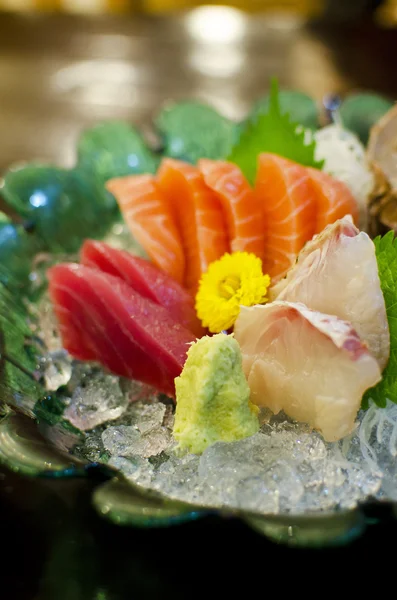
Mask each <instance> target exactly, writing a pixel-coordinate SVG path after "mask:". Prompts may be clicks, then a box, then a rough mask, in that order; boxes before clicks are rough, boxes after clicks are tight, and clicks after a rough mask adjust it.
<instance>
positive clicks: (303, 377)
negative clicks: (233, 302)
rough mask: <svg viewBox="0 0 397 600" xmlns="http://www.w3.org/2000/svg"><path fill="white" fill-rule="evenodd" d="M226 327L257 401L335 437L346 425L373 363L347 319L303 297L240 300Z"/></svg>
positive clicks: (374, 376)
mask: <svg viewBox="0 0 397 600" xmlns="http://www.w3.org/2000/svg"><path fill="white" fill-rule="evenodd" d="M234 335H235V338H236V340H237V341H238V342H239V344H240V347H241V350H242V354H243V369H244V372H245V375H246V377H247V379H248V384H249V386H250V389H251V400H252V402H253V403H254V404H257V405H258V406H265V407H268V408H270V409H271V410H272V411H273V412H274V413H278V412H279V411H280V410H284V412H285V413H286V414H287V415H289V416H290V417H292V418H293V419H296V420H297V421H302V422H305V423H309V425H311V426H312V427H314V428H315V429H318V430H319V431H320V432H321V433H322V435H323V437H324V439H325V440H326V441H337V440H339V439H341V438H343V437H344V436H346V435H348V434H349V433H350V432H351V431H352V429H353V427H354V422H355V418H356V416H357V412H358V410H359V408H360V404H361V399H362V396H363V394H364V392H365V391H366V390H367V389H368V388H370V387H372V386H374V385H375V384H376V383H378V381H380V379H381V373H380V369H379V365H378V363H377V361H376V359H375V358H374V357H373V356H372V355H371V354H370V352H369V351H368V349H367V347H366V345H365V344H364V343H363V342H362V341H361V339H360V338H359V336H358V335H357V333H356V331H355V330H354V329H353V328H352V326H351V324H350V323H347V322H346V321H342V320H341V319H338V317H335V316H332V315H324V314H322V313H319V312H316V311H312V310H310V309H308V308H307V307H306V306H304V305H303V304H299V303H290V302H278V301H276V302H272V303H270V304H267V305H257V306H253V307H250V308H247V307H245V306H242V307H241V312H240V315H239V316H238V318H237V321H236V324H235V328H234Z"/></svg>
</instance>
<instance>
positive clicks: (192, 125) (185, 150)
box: [155, 102, 240, 164]
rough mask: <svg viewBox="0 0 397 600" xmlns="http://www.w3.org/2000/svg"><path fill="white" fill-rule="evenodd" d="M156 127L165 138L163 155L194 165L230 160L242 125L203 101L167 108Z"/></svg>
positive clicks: (156, 121)
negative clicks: (199, 161)
mask: <svg viewBox="0 0 397 600" xmlns="http://www.w3.org/2000/svg"><path fill="white" fill-rule="evenodd" d="M155 125H156V127H157V129H158V130H159V132H160V134H161V135H162V137H163V139H164V144H165V148H164V151H163V154H164V155H166V156H170V157H172V158H177V159H180V160H184V161H186V162H191V163H193V164H194V163H196V162H197V161H198V160H199V159H200V158H211V159H213V160H218V159H222V158H226V156H227V155H228V154H229V152H230V151H231V148H232V146H233V144H234V143H235V142H236V141H237V139H238V136H239V131H240V125H239V124H237V123H234V122H233V121H230V120H229V119H226V118H225V117H223V116H222V115H220V114H219V113H218V112H217V111H216V110H215V109H213V108H211V107H210V106H207V105H205V104H201V103H199V102H180V103H177V104H172V105H171V106H168V107H166V108H164V109H163V110H162V111H161V112H160V113H159V115H158V116H157V118H156V120H155Z"/></svg>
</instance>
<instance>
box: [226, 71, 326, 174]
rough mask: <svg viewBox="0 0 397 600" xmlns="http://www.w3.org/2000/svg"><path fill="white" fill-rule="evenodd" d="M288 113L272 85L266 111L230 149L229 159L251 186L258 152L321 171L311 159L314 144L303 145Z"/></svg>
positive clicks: (303, 142)
mask: <svg viewBox="0 0 397 600" xmlns="http://www.w3.org/2000/svg"><path fill="white" fill-rule="evenodd" d="M297 125H298V124H297V123H293V122H292V121H291V120H290V118H289V116H288V115H287V114H282V111H281V108H280V100H279V92H278V84H277V82H276V81H275V80H274V81H273V82H272V87H271V93H270V103H269V109H268V112H266V113H264V114H261V115H259V117H258V119H257V121H256V123H249V124H248V125H247V128H246V129H245V131H243V133H242V134H241V137H240V140H239V141H238V143H237V144H236V145H235V146H234V148H233V149H232V152H231V153H230V155H229V157H228V160H230V161H231V162H234V163H236V164H237V165H239V167H240V168H241V170H242V171H243V173H244V174H245V176H246V177H247V178H248V180H249V181H250V182H251V183H253V182H254V180H255V175H256V170H257V158H258V155H259V154H260V153H261V152H270V153H273V154H278V155H280V156H283V157H285V158H289V159H290V160H293V161H295V162H297V163H300V164H302V165H305V166H308V167H315V168H318V169H320V168H321V167H322V162H318V161H316V159H315V157H314V151H315V142H314V141H311V142H310V143H309V144H305V132H304V131H303V130H302V131H298V130H297Z"/></svg>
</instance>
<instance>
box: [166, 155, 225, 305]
mask: <svg viewBox="0 0 397 600" xmlns="http://www.w3.org/2000/svg"><path fill="white" fill-rule="evenodd" d="M157 182H158V186H159V188H160V190H161V192H162V193H163V194H164V196H165V197H166V199H167V201H168V205H169V210H170V212H171V213H172V214H173V215H174V218H175V221H176V223H177V226H178V230H179V233H180V235H181V238H182V246H183V250H184V253H185V259H186V270H185V280H184V284H185V287H186V288H187V289H188V290H189V291H190V292H191V293H192V294H195V293H196V291H197V286H198V282H199V280H200V277H201V275H202V273H205V272H206V271H207V269H208V267H209V265H210V264H211V263H212V262H213V261H214V260H217V259H218V258H220V257H221V256H223V254H225V252H228V251H229V249H230V244H229V240H228V237H227V230H226V221H225V218H224V214H223V211H222V207H221V203H220V201H219V199H218V198H217V196H216V194H215V193H214V192H213V191H212V190H210V189H209V188H208V187H207V186H206V184H205V181H204V178H203V176H202V174H201V173H200V171H199V170H198V168H197V167H195V166H193V165H190V164H188V163H184V162H182V161H179V160H174V159H171V158H165V159H163V160H162V162H161V165H160V168H159V170H158V172H157Z"/></svg>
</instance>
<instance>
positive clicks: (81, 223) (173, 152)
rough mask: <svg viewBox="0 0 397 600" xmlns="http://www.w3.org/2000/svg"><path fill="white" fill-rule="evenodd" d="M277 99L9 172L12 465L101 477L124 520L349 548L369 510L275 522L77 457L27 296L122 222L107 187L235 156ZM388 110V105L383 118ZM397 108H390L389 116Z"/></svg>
mask: <svg viewBox="0 0 397 600" xmlns="http://www.w3.org/2000/svg"><path fill="white" fill-rule="evenodd" d="M281 100H282V103H281V105H282V109H283V110H285V111H286V112H287V111H289V112H292V113H293V117H294V119H296V120H298V119H300V120H301V121H304V125H305V126H306V127H311V128H315V127H316V126H317V123H318V122H319V120H320V119H319V116H318V114H317V112H316V111H317V108H316V106H315V104H314V103H313V102H312V101H311V100H310V98H307V96H305V95H304V94H299V93H291V92H285V93H284V95H283V96H282V98H281ZM266 102H267V98H266V97H264V98H262V99H261V100H260V101H258V102H257V103H256V104H255V105H254V106H253V109H252V112H251V115H248V116H247V118H246V119H245V120H244V121H243V122H242V123H235V122H232V121H230V120H228V119H226V118H225V117H224V116H222V115H220V114H219V113H218V112H216V111H215V110H214V109H213V108H211V107H208V106H205V105H203V104H200V103H197V102H182V103H179V104H173V105H167V106H166V107H164V108H163V109H162V110H161V111H160V112H159V114H158V116H157V118H156V119H155V127H156V128H157V132H156V135H157V138H158V139H160V140H161V144H162V145H161V146H157V147H156V148H150V147H149V146H148V144H147V143H146V142H145V139H144V137H143V136H142V135H141V133H140V132H139V130H138V129H136V128H134V127H132V126H131V125H129V124H127V123H122V122H108V123H104V124H99V125H97V126H95V127H94V128H92V129H90V130H88V131H86V132H84V133H83V135H82V137H81V138H80V141H79V143H78V152H77V155H78V160H77V164H76V165H75V166H74V167H73V168H72V169H69V170H65V169H60V168H58V167H56V166H52V165H43V164H36V163H32V164H26V165H22V166H18V167H16V168H10V169H9V170H8V172H6V173H5V174H3V179H0V196H1V198H2V200H3V208H4V210H5V211H6V213H7V214H4V213H0V305H1V309H0V370H1V373H0V394H1V395H0V398H1V399H2V401H3V410H2V413H1V414H0V463H1V464H3V465H5V466H7V467H8V468H10V469H12V470H13V471H15V472H18V473H21V474H24V475H28V476H30V477H54V478H56V477H63V478H74V477H87V476H89V475H90V473H91V472H92V471H98V472H99V473H100V476H101V477H100V478H99V479H101V481H102V482H101V483H99V484H98V486H97V487H96V490H95V493H94V495H93V498H92V501H93V505H94V506H95V508H96V510H97V511H98V513H99V514H100V515H102V516H104V517H105V518H107V519H109V520H110V521H112V522H114V523H117V524H119V525H130V526H135V527H163V526H169V525H173V524H177V523H183V522H184V521H187V520H191V519H197V518H199V517H201V516H203V515H206V514H208V513H214V512H216V513H217V514H219V515H221V516H224V517H230V516H233V517H235V516H237V517H239V518H241V519H242V520H244V521H245V522H246V523H247V524H248V525H249V526H251V527H253V528H254V529H255V530H256V531H259V532H261V533H262V534H264V535H265V536H267V537H268V538H270V539H272V540H274V541H277V542H281V543H285V544H288V545H295V546H314V547H319V546H327V545H335V544H343V543H346V542H348V541H349V540H352V539H354V538H355V537H357V536H358V535H360V534H361V533H362V532H363V531H364V529H365V527H366V519H365V516H364V512H363V510H362V509H361V508H357V509H355V510H352V511H344V512H334V513H322V514H315V515H314V514H313V515H304V516H302V515H301V516H294V515H277V516H272V515H268V516H267V515H261V514H255V513H249V512H243V511H238V510H235V511H231V510H215V509H214V508H213V507H203V506H200V507H197V506H194V505H190V504H188V503H183V502H176V501H172V500H170V499H168V498H165V497H164V496H162V495H160V494H158V493H154V492H149V491H147V490H145V489H143V488H142V487H140V486H137V485H135V484H133V483H130V482H127V480H126V479H124V478H123V476H122V475H121V474H120V473H118V472H117V471H116V470H115V469H113V468H110V467H108V466H106V464H99V463H88V462H85V461H83V460H78V459H77V458H75V457H72V456H71V455H70V454H69V450H70V449H71V448H72V447H73V446H74V445H76V444H77V443H78V441H79V440H80V439H81V436H82V433H81V432H80V431H79V430H77V429H76V428H74V427H72V426H71V425H70V424H69V423H68V422H67V421H66V420H65V419H64V418H63V412H64V409H65V405H64V403H63V401H62V396H61V395H59V394H53V393H52V394H51V395H49V394H48V392H47V390H46V389H45V387H44V385H43V381H42V380H41V378H40V373H39V372H38V371H37V364H38V361H39V359H40V355H41V352H42V350H43V349H42V346H41V344H40V342H39V340H38V338H37V337H36V336H35V335H34V333H33V332H32V329H31V328H30V327H29V325H28V320H29V318H30V316H29V314H28V309H27V302H26V301H27V300H29V302H30V303H35V302H37V301H38V300H39V298H40V295H41V293H42V292H43V290H45V287H46V281H45V272H44V271H43V273H42V275H41V276H40V275H38V271H37V269H35V270H33V265H34V261H35V260H36V258H35V257H37V255H39V256H40V257H45V260H44V264H48V261H57V260H62V257H64V256H65V255H68V256H70V255H73V253H76V252H77V251H78V249H79V247H80V245H81V243H82V241H83V240H84V238H86V237H94V238H103V237H104V236H106V235H108V234H109V232H110V231H111V230H112V228H113V227H114V226H115V224H117V223H118V222H119V219H120V214H119V211H118V208H117V204H116V202H115V199H114V198H113V196H112V195H111V194H110V193H109V192H107V191H106V190H105V185H104V184H105V183H106V181H107V180H109V179H110V178H112V177H118V176H124V175H127V174H135V173H144V172H149V173H154V172H155V171H156V168H157V165H158V163H159V161H160V159H161V157H162V156H172V157H175V158H179V159H183V160H187V161H190V162H192V163H194V162H195V161H196V160H197V159H198V158H199V157H209V158H213V159H224V158H225V157H226V156H227V155H228V154H229V153H230V148H231V145H232V144H233V143H234V142H235V141H236V139H238V136H239V135H240V132H241V131H242V130H243V129H244V127H245V126H246V124H247V123H248V122H251V121H252V120H254V119H255V118H256V115H257V114H258V113H259V112H260V111H262V110H264V109H265V107H266ZM363 102H364V100H363ZM371 102H373V100H372V99H371ZM381 104H382V99H380V101H379V102H378V104H377V111H379V110H381ZM386 104H387V103H385V104H383V105H382V106H383V107H384V109H385V110H386V108H387V106H386ZM342 107H343V104H342ZM348 108H349V107H347V109H346V112H347V114H348ZM361 114H363V115H364V117H365V118H364V117H363V118H362V119H361V117H360V116H359V115H361ZM377 116H378V112H377ZM347 118H348V117H347ZM360 119H361V120H360ZM368 123H369V120H368V115H367V113H366V112H365V111H363V110H361V109H360V111H358V112H357V118H356V119H355V120H354V119H353V120H352V125H351V126H356V128H357V130H358V129H360V128H361V130H360V131H361V133H360V135H362V136H363V135H365V127H368ZM363 132H364V133H363ZM76 216H77V217H78V218H76ZM132 243H133V241H132ZM395 510H396V511H397V508H396V509H395Z"/></svg>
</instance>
